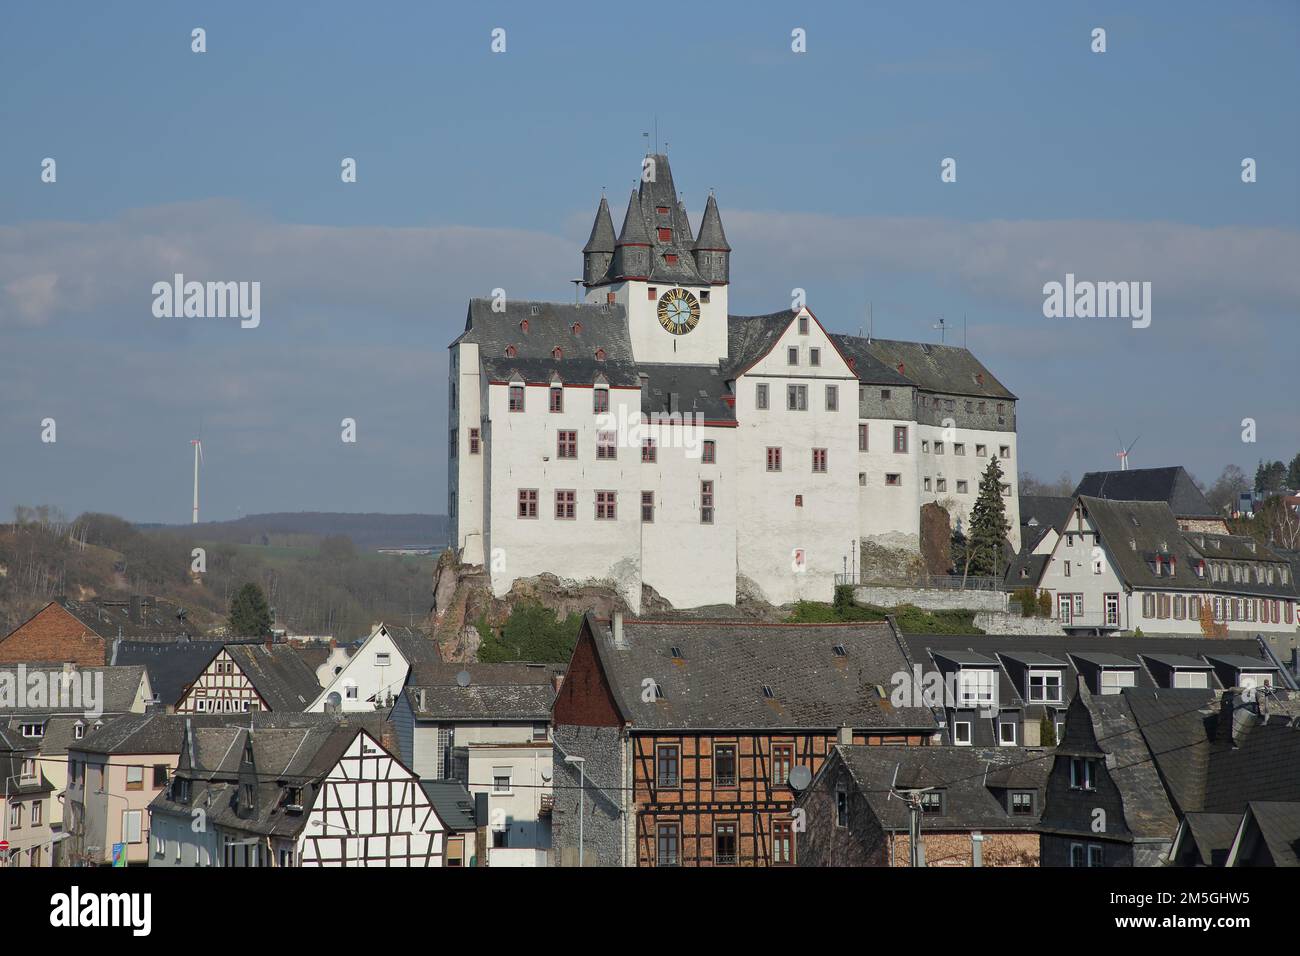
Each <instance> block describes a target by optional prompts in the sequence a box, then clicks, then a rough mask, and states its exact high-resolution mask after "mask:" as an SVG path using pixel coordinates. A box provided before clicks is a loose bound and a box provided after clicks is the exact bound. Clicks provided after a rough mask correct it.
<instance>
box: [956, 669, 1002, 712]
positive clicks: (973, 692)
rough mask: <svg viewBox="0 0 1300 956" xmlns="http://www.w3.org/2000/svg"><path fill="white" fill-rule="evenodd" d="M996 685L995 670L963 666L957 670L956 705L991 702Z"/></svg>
mask: <svg viewBox="0 0 1300 956" xmlns="http://www.w3.org/2000/svg"><path fill="white" fill-rule="evenodd" d="M996 686H997V673H996V672H995V671H993V670H985V669H976V668H963V669H962V670H960V671H958V672H957V706H958V707H979V706H982V705H984V704H991V703H993V700H994V691H995V689H996Z"/></svg>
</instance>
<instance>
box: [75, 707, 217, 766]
mask: <svg viewBox="0 0 1300 956" xmlns="http://www.w3.org/2000/svg"><path fill="white" fill-rule="evenodd" d="M231 719H232V716H231V715H229V714H225V715H217V714H168V713H163V712H162V711H151V712H149V713H145V714H122V715H121V716H118V717H113V718H111V719H110V720H108V721H106V722H105V723H104V726H102V727H100V728H98V729H92V730H89V731H87V733H86V736H85V737H83V738H82V739H81V740H74V741H72V742H71V743H69V745H68V750H69V751H77V752H80V753H93V754H105V755H109V756H111V755H114V754H176V753H180V749H181V738H182V736H183V735H184V732H185V722H186V721H187V720H189V721H192V722H193V723H194V724H195V726H199V727H220V726H224V724H226V723H229V722H230V720H231Z"/></svg>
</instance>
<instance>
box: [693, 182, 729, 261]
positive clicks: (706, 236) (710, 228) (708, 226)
mask: <svg viewBox="0 0 1300 956" xmlns="http://www.w3.org/2000/svg"><path fill="white" fill-rule="evenodd" d="M695 248H696V249H708V250H711V251H713V252H730V251H731V246H729V245H727V234H726V233H725V232H723V231H722V217H721V216H719V215H718V203H717V200H715V199H714V198H713V193H709V201H708V203H706V204H705V206H704V218H703V219H701V220H700V235H699V237H698V238H697V239H696V240H695Z"/></svg>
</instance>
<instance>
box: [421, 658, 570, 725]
mask: <svg viewBox="0 0 1300 956" xmlns="http://www.w3.org/2000/svg"><path fill="white" fill-rule="evenodd" d="M560 670H561V668H558V667H557V666H555V665H551V664H515V663H504V664H417V665H415V666H414V667H412V668H411V673H410V674H409V676H408V677H407V679H406V687H405V688H404V689H403V691H402V693H403V696H404V697H405V698H406V701H407V703H408V704H409V706H410V708H411V712H412V713H413V714H414V715H415V717H416V718H418V719H425V720H518V721H549V720H550V716H551V704H552V702H553V701H554V700H555V690H554V683H553V680H554V677H555V675H556V674H557V673H558V672H559V671H560Z"/></svg>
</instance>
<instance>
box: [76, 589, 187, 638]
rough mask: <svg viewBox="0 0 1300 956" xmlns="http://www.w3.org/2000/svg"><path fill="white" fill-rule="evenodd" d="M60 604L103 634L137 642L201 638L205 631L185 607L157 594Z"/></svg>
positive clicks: (86, 624) (104, 636)
mask: <svg viewBox="0 0 1300 956" xmlns="http://www.w3.org/2000/svg"><path fill="white" fill-rule="evenodd" d="M56 603H58V604H60V605H62V606H63V607H64V608H65V609H66V610H67V611H68V613H70V614H71V615H72V616H73V617H75V618H76V619H77V620H79V621H80V622H81V623H82V624H84V625H85V626H86V627H87V628H88V629H90V630H91V631H94V632H95V633H96V634H98V635H99V636H100V637H103V638H106V639H107V638H114V637H123V638H127V639H129V640H134V641H174V640H178V639H181V638H186V637H197V636H200V635H201V634H202V631H201V630H200V629H199V628H198V627H196V626H195V624H194V623H193V622H192V621H190V620H188V619H187V617H186V616H185V609H184V608H182V607H181V606H180V605H178V604H173V603H171V602H170V601H160V600H158V599H157V598H153V597H142V598H141V597H137V598H126V599H121V600H111V599H102V600H97V601H72V600H68V599H66V598H62V599H59V600H58V601H57V602H56Z"/></svg>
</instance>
